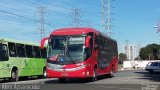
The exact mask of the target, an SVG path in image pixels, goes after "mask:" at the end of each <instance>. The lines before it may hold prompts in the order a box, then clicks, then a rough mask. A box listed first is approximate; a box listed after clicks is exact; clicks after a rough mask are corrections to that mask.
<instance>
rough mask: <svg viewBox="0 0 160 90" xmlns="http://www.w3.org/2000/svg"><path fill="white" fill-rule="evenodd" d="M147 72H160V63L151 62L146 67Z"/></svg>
mask: <svg viewBox="0 0 160 90" xmlns="http://www.w3.org/2000/svg"><path fill="white" fill-rule="evenodd" d="M145 70H146V71H148V72H150V73H153V72H160V62H149V63H148V64H147V65H146V67H145Z"/></svg>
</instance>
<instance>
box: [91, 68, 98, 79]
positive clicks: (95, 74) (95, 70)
mask: <svg viewBox="0 0 160 90" xmlns="http://www.w3.org/2000/svg"><path fill="white" fill-rule="evenodd" d="M97 77H98V75H97V69H96V68H94V72H93V77H92V78H91V81H92V82H94V81H97Z"/></svg>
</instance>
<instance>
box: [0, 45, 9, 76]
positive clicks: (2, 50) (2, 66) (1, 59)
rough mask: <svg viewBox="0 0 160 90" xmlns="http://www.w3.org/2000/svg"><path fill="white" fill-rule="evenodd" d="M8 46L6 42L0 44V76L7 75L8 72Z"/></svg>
mask: <svg viewBox="0 0 160 90" xmlns="http://www.w3.org/2000/svg"><path fill="white" fill-rule="evenodd" d="M8 60H9V56H8V48H7V45H6V44H0V78H1V77H7V76H9V75H8V72H9V64H8Z"/></svg>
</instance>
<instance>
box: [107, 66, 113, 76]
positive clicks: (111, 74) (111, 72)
mask: <svg viewBox="0 0 160 90" xmlns="http://www.w3.org/2000/svg"><path fill="white" fill-rule="evenodd" d="M108 77H109V78H112V77H113V68H112V69H111V71H110V73H109V75H108Z"/></svg>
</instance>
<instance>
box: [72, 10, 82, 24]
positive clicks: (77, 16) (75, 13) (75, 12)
mask: <svg viewBox="0 0 160 90" xmlns="http://www.w3.org/2000/svg"><path fill="white" fill-rule="evenodd" d="M72 13H73V16H74V17H73V24H74V25H75V27H79V26H80V25H81V24H80V22H81V20H80V10H79V9H78V8H76V9H73V12H72Z"/></svg>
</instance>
